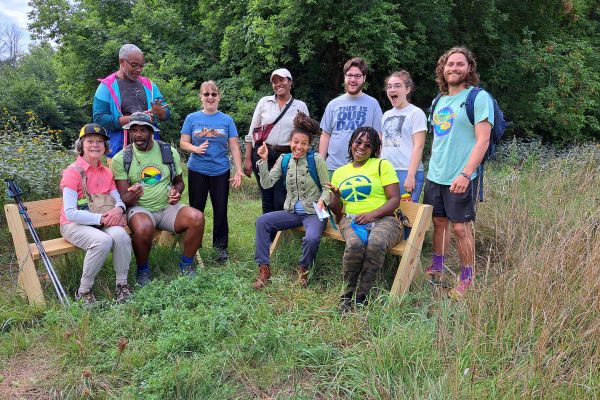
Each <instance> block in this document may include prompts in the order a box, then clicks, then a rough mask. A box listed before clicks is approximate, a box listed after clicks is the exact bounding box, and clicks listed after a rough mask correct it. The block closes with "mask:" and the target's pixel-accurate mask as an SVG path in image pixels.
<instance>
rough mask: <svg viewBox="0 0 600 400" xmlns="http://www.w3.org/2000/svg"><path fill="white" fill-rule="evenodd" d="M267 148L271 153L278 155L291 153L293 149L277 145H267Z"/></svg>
mask: <svg viewBox="0 0 600 400" xmlns="http://www.w3.org/2000/svg"><path fill="white" fill-rule="evenodd" d="M267 148H268V149H269V150H271V151H276V152H278V153H291V152H292V149H291V148H290V146H278V145H276V144H273V145H271V144H267Z"/></svg>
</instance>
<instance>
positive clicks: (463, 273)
mask: <svg viewBox="0 0 600 400" xmlns="http://www.w3.org/2000/svg"><path fill="white" fill-rule="evenodd" d="M470 279H473V267H471V266H470V265H465V266H464V267H462V268H461V269H460V280H461V281H466V280H470Z"/></svg>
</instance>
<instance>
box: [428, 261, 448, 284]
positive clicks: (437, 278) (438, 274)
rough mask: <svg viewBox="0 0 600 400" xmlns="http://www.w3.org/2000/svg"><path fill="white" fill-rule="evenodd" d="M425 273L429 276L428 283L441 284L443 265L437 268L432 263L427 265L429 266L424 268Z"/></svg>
mask: <svg viewBox="0 0 600 400" xmlns="http://www.w3.org/2000/svg"><path fill="white" fill-rule="evenodd" d="M425 274H427V276H429V283H431V284H432V285H441V284H442V277H443V275H444V267H443V266H442V268H441V269H439V268H436V267H434V266H433V264H432V265H430V266H429V268H427V269H426V270H425Z"/></svg>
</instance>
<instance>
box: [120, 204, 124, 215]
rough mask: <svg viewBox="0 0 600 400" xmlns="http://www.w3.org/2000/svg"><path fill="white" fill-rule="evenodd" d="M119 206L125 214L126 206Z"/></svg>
mask: <svg viewBox="0 0 600 400" xmlns="http://www.w3.org/2000/svg"><path fill="white" fill-rule="evenodd" d="M119 208H120V209H121V210H123V214H125V207H123V206H119Z"/></svg>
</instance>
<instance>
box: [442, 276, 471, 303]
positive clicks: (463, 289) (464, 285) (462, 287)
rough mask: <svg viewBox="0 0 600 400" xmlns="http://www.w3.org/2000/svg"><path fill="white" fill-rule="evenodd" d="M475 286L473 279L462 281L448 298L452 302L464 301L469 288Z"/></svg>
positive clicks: (449, 293)
mask: <svg viewBox="0 0 600 400" xmlns="http://www.w3.org/2000/svg"><path fill="white" fill-rule="evenodd" d="M472 284H473V279H464V280H463V279H461V280H460V281H459V282H458V285H456V287H455V288H454V289H452V290H451V291H449V292H448V297H450V298H451V299H452V300H462V299H463V298H464V296H465V294H466V293H467V290H468V289H469V287H470V286H471V285H472Z"/></svg>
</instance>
